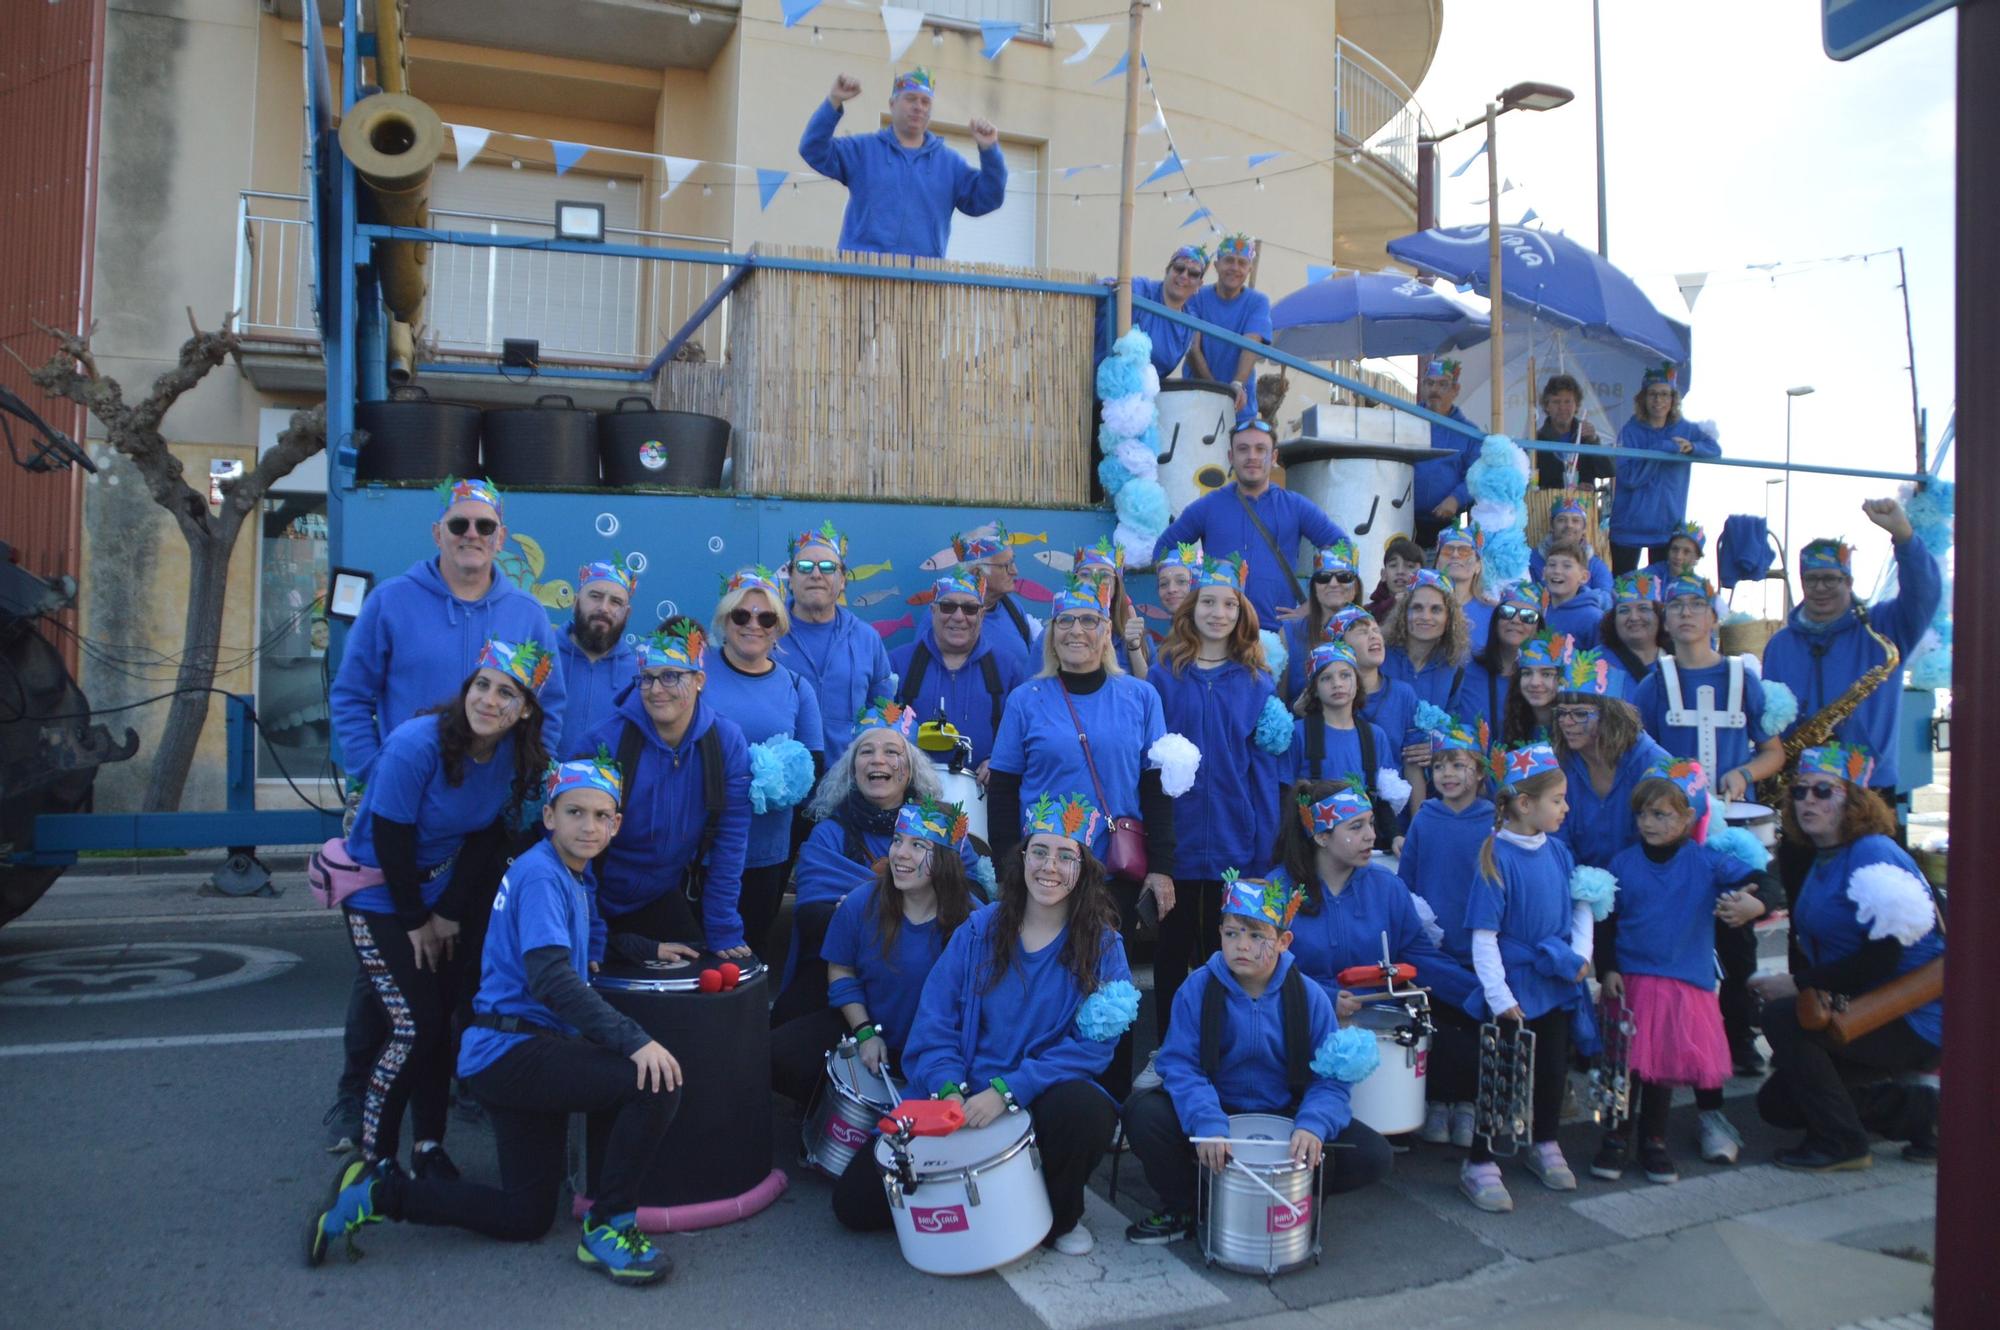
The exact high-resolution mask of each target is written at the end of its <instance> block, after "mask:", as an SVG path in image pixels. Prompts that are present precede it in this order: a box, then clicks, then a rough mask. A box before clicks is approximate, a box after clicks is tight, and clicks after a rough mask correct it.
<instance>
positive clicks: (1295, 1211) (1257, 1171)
mask: <svg viewBox="0 0 2000 1330" xmlns="http://www.w3.org/2000/svg"><path fill="white" fill-rule="evenodd" d="M1322 1166H1323V1161H1322ZM1195 1171H1196V1173H1197V1175H1198V1181H1197V1189H1196V1192H1195V1202H1196V1213H1195V1223H1196V1229H1197V1232H1198V1234H1199V1236H1200V1239H1201V1254H1202V1257H1203V1259H1204V1260H1206V1261H1207V1262H1208V1263H1209V1264H1210V1265H1219V1266H1221V1267H1222V1268H1223V1269H1225V1270H1235V1271H1237V1272H1238V1273H1241V1274H1247V1275H1267V1276H1268V1275H1281V1274H1284V1273H1285V1272H1286V1271H1288V1270H1296V1269H1298V1268H1299V1267H1300V1266H1302V1265H1304V1264H1305V1263H1306V1262H1307V1261H1312V1260H1318V1259H1319V1250H1320V1247H1319V1168H1317V1167H1313V1168H1308V1167H1307V1166H1306V1165H1304V1164H1301V1163H1299V1162H1298V1161H1297V1160H1295V1159H1293V1158H1292V1119H1290V1118H1285V1117H1279V1116H1278V1115H1276V1114H1274V1113H1238V1114H1236V1115H1234V1116H1233V1117H1231V1118H1230V1119H1229V1162H1228V1163H1227V1164H1226V1165H1224V1166H1223V1169H1222V1171H1221V1172H1220V1173H1216V1172H1212V1171H1211V1170H1209V1169H1206V1168H1197V1169H1196V1170H1195Z"/></svg>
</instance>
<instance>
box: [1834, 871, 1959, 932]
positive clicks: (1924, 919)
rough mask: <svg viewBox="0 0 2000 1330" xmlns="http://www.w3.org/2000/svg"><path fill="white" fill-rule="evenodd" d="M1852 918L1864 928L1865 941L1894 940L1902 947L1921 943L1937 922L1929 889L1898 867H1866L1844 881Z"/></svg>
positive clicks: (1922, 882)
mask: <svg viewBox="0 0 2000 1330" xmlns="http://www.w3.org/2000/svg"><path fill="white" fill-rule="evenodd" d="M1847 898H1848V899H1849V900H1851V901H1853V902H1854V917H1855V918H1857V919H1859V920H1860V921H1861V922H1862V923H1864V924H1866V925H1868V939H1869V941H1871V942H1880V941H1881V940H1882V939H1883V938H1890V937H1892V938H1895V939H1896V941H1898V942H1900V943H1902V944H1903V945H1904V946H1906V947H1907V946H1909V945H1910V944H1911V943H1913V942H1919V941H1921V940H1922V939H1923V938H1924V936H1925V935H1926V934H1928V933H1929V932H1930V931H1931V929H1932V927H1933V926H1934V925H1935V924H1936V922H1937V914H1936V910H1935V908H1934V907H1933V906H1932V904H1931V890H1930V887H1929V886H1927V885H1926V884H1925V882H1924V880H1923V879H1922V878H1920V877H1918V876H1917V875H1916V874H1915V873H1912V872H1911V871H1910V870H1909V869H1907V868H1904V867H1902V866H1900V865H1898V864H1866V865H1864V866H1862V867H1860V868H1857V869H1855V870H1854V872H1853V873H1852V874H1851V875H1849V877H1848V879H1847Z"/></svg>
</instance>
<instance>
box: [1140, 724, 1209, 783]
mask: <svg viewBox="0 0 2000 1330" xmlns="http://www.w3.org/2000/svg"><path fill="white" fill-rule="evenodd" d="M1146 760H1147V761H1149V762H1151V763H1152V764H1153V765H1154V766H1155V767H1158V768H1159V771H1160V788H1161V789H1163V790H1165V791H1166V792H1167V794H1168V795H1169V796H1170V797H1172V798H1175V799H1178V798H1180V797H1181V796H1182V795H1183V794H1186V793H1187V792H1188V791H1189V790H1191V789H1193V788H1194V774H1195V772H1196V771H1198V770H1199V769H1200V768H1201V750H1200V749H1199V748H1196V747H1195V746H1194V744H1193V743H1191V742H1189V741H1188V739H1187V738H1186V737H1185V736H1182V735H1178V734H1163V735H1161V736H1160V737H1159V738H1158V739H1156V740H1154V741H1153V746H1152V747H1151V748H1148V749H1147V750H1146Z"/></svg>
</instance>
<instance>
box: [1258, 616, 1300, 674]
mask: <svg viewBox="0 0 2000 1330" xmlns="http://www.w3.org/2000/svg"><path fill="white" fill-rule="evenodd" d="M1257 638H1258V640H1259V641H1261V642H1262V643H1263V644H1264V664H1265V665H1266V666H1267V667H1268V668H1269V669H1270V671H1271V677H1272V678H1273V679H1277V680H1279V681H1280V682H1281V683H1282V682H1283V680H1284V677H1285V666H1286V665H1287V664H1288V663H1290V661H1291V659H1292V652H1291V648H1289V647H1287V646H1286V645H1285V635H1284V634H1283V633H1274V632H1272V631H1271V630H1270V629H1268V628H1259V629H1258V630H1257Z"/></svg>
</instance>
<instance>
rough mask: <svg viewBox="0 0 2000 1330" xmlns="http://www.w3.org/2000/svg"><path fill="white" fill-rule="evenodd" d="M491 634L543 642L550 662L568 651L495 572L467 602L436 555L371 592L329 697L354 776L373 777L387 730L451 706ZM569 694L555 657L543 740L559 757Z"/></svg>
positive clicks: (535, 605)
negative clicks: (443, 704)
mask: <svg viewBox="0 0 2000 1330" xmlns="http://www.w3.org/2000/svg"><path fill="white" fill-rule="evenodd" d="M491 637H497V638H500V639H501V640H502V641H506V642H526V641H534V642H539V643H540V644H541V645H542V647H543V648H544V649H545V650H547V651H548V652H549V654H551V655H555V654H556V653H557V650H558V648H559V647H560V645H561V643H560V642H559V641H558V640H557V638H556V630H555V628H554V627H553V626H551V625H550V623H549V613H548V611H547V610H545V609H543V608H542V606H541V603H540V602H538V601H537V600H536V599H535V598H534V597H533V596H531V595H529V594H528V593H527V592H525V591H523V590H521V588H519V587H517V586H515V585H514V584H513V583H512V582H509V581H508V580H507V579H506V578H504V577H502V576H500V575H499V574H498V573H495V574H494V576H493V585H492V586H490V587H488V588H487V590H486V594H485V595H483V596H481V597H480V598H479V599H478V600H475V601H464V600H460V599H459V598H458V597H456V596H454V595H452V594H451V588H450V587H448V586H446V585H445V581H444V577H443V575H442V574H441V573H439V572H438V561H437V560H436V559H435V558H431V559H425V560H423V561H421V562H418V563H414V564H411V565H410V570H409V571H408V572H406V573H404V574H403V575H402V576H401V577H392V578H390V579H389V580H388V581H386V582H384V583H383V584H382V585H381V586H378V587H376V588H375V590H374V591H372V592H370V593H369V595H368V598H367V599H366V600H364V601H362V602H361V613H360V614H359V615H358V616H357V617H356V618H355V620H354V626H353V627H352V628H350V629H348V631H347V641H346V644H345V645H344V646H342V648H341V652H340V669H339V670H338V671H337V672H336V673H335V674H334V676H333V687H332V688H331V689H330V690H329V691H328V693H327V710H328V715H329V716H330V718H331V720H332V723H333V737H334V742H335V743H336V744H337V745H338V746H339V753H340V760H341V763H342V765H343V766H344V767H345V769H346V771H347V774H348V775H350V776H361V777H362V778H364V779H366V777H367V775H368V769H369V767H370V766H371V765H372V764H373V763H374V761H375V754H376V753H378V752H379V751H381V748H382V741H383V740H384V739H385V738H387V737H388V734H389V731H391V730H393V729H395V728H396V727H397V726H398V725H401V724H402V723H403V722H404V721H406V720H408V719H409V718H410V717H412V716H414V715H416V714H417V713H418V712H419V711H423V710H425V709H426V708H428V707H434V706H436V705H437V704H438V703H440V702H448V701H450V700H451V699H452V697H453V696H455V695H456V694H457V692H458V689H459V686H460V685H461V684H463V683H464V682H465V678H466V676H467V675H469V674H471V673H472V667H473V666H474V664H476V663H477V662H478V660H479V649H480V648H481V647H483V646H485V645H486V640H487V639H488V638H491ZM566 691H567V689H566V686H565V684H564V681H563V671H562V662H561V660H560V659H558V660H557V661H556V665H555V668H554V669H552V670H550V671H549V679H548V683H547V684H546V685H544V687H543V688H542V695H541V705H542V712H543V720H542V743H543V744H544V745H545V746H546V747H547V748H548V750H549V751H550V752H552V753H555V752H560V751H562V738H563V698H564V695H565V693H566Z"/></svg>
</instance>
